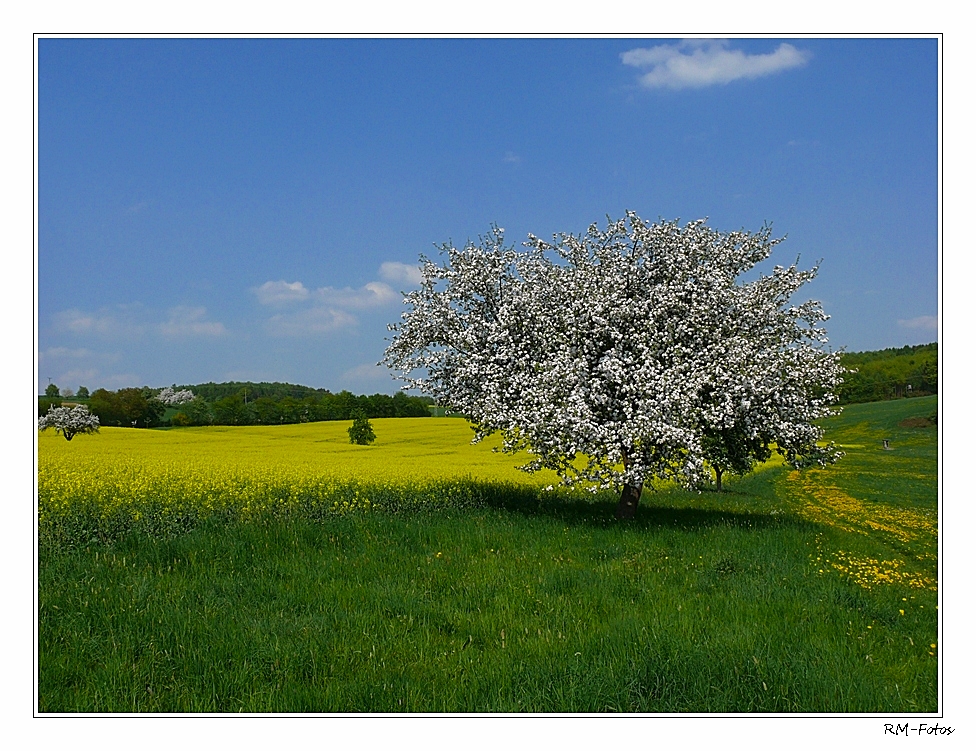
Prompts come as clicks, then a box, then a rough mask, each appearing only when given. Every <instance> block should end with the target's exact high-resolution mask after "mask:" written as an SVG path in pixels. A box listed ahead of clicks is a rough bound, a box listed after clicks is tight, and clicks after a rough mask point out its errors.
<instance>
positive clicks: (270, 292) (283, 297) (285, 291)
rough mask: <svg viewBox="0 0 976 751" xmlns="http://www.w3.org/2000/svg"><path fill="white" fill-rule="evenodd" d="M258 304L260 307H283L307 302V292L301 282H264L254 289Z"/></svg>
mask: <svg viewBox="0 0 976 751" xmlns="http://www.w3.org/2000/svg"><path fill="white" fill-rule="evenodd" d="M254 293H255V294H256V295H257V296H258V302H260V303H261V304H262V305H284V304H287V303H293V302H301V301H302V300H307V299H308V295H309V292H308V290H307V289H305V285H304V284H302V283H301V282H286V281H284V280H282V281H279V282H265V283H264V284H262V285H261V286H260V287H255V288H254Z"/></svg>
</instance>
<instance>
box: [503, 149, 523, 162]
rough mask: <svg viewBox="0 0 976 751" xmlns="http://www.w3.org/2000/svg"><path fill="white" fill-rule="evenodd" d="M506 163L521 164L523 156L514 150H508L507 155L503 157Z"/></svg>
mask: <svg viewBox="0 0 976 751" xmlns="http://www.w3.org/2000/svg"><path fill="white" fill-rule="evenodd" d="M502 161H503V162H505V163H506V164H521V162H522V157H520V156H519V155H518V154H516V153H515V152H514V151H506V152H505V157H504V158H503V159H502Z"/></svg>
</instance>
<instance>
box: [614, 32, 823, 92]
mask: <svg viewBox="0 0 976 751" xmlns="http://www.w3.org/2000/svg"><path fill="white" fill-rule="evenodd" d="M810 57H811V53H810V52H808V51H805V50H798V49H797V48H796V47H794V46H793V45H792V44H786V43H783V44H780V45H779V47H777V48H776V49H775V50H774V51H773V52H770V53H767V54H764V55H750V54H746V53H745V52H743V51H742V50H736V49H731V48H730V47H729V43H728V41H727V40H718V39H703V40H697V39H691V40H687V39H686V40H684V41H682V42H679V43H678V44H661V45H658V46H656V47H639V48H637V49H632V50H628V51H627V52H624V53H622V54H621V55H620V59H621V61H622V62H623V64H624V65H629V66H632V67H634V68H640V69H648V70H647V72H646V73H643V74H642V75H641V76H640V77H639V79H638V80H639V81H640V84H641V86H643V87H645V88H648V89H659V88H667V89H687V88H692V89H700V88H704V87H706V86H714V85H717V84H726V83H730V82H731V81H736V80H738V79H741V78H747V79H751V78H761V77H763V76H769V75H772V74H774V73H779V72H780V71H783V70H789V69H790V68H797V67H800V66H802V65H805V64H806V63H807V61H808V60H809V59H810Z"/></svg>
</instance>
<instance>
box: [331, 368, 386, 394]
mask: <svg viewBox="0 0 976 751" xmlns="http://www.w3.org/2000/svg"><path fill="white" fill-rule="evenodd" d="M393 380H396V379H395V378H394V377H393V374H392V373H390V370H389V368H386V367H384V366H382V365H377V364H376V363H373V362H366V363H363V364H362V365H357V366H356V367H354V368H350V369H349V370H347V371H346V372H345V373H343V374H342V375H341V376H340V377H339V381H340V383H341V385H342V386H344V387H345V388H348V389H349V390H350V391H357V389H358V391H357V393H362V392H363V391H364V390H365V387H366V386H367V385H368V386H369V387H371V388H383V387H388V386H389V385H390V382H391V381H393Z"/></svg>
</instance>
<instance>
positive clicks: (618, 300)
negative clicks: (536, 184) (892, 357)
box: [384, 212, 842, 518]
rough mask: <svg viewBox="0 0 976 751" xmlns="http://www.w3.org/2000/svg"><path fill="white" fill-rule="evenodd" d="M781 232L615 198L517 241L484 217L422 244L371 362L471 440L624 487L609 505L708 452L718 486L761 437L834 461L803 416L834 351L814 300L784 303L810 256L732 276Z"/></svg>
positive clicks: (622, 512)
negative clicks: (454, 234) (564, 227)
mask: <svg viewBox="0 0 976 751" xmlns="http://www.w3.org/2000/svg"><path fill="white" fill-rule="evenodd" d="M778 242H780V241H779V240H775V239H773V238H772V237H771V230H770V228H769V227H764V228H763V229H762V230H760V231H759V232H756V233H750V232H746V231H739V232H729V233H721V232H718V231H716V230H713V229H711V228H709V227H707V226H706V224H705V221H704V220H700V221H696V222H691V223H690V224H688V225H686V226H684V227H682V226H679V225H678V223H677V222H658V223H655V224H648V223H646V222H644V221H643V220H641V219H640V217H638V216H637V215H636V214H634V213H633V212H628V214H627V215H626V217H625V218H624V219H621V220H619V221H613V222H610V224H609V225H608V226H607V228H606V230H600V229H599V228H598V227H597V226H596V225H592V226H591V227H590V228H589V231H588V232H587V233H586V235H584V236H574V235H567V234H562V235H557V236H555V238H554V242H553V243H547V242H544V241H542V240H540V239H539V238H537V237H535V236H533V235H530V236H529V238H528V241H527V242H526V243H524V246H525V248H526V251H516V250H515V249H514V248H513V247H506V246H505V245H504V237H503V231H502V230H501V229H499V228H497V227H494V228H493V229H492V232H491V234H490V235H489V236H488V237H486V238H482V239H481V242H480V243H479V244H477V245H476V244H474V243H468V244H467V245H466V246H465V247H464V248H463V249H460V250H459V249H457V248H455V247H453V246H451V245H449V244H448V245H445V246H443V247H442V254H443V256H445V261H444V262H443V263H442V264H437V263H435V262H433V261H431V260H429V259H426V258H423V259H422V262H423V281H422V284H421V287H420V289H419V290H416V291H414V292H411V293H408V294H407V295H406V299H405V304H406V305H407V310H406V311H405V312H404V313H403V314H402V316H401V319H402V320H401V322H400V323H399V324H395V325H392V326H391V327H390V329H391V330H392V331H393V332H394V335H393V338H392V340H391V342H390V345H389V347H388V348H387V350H386V353H385V356H384V362H385V363H386V364H387V365H389V366H391V367H392V368H394V369H396V370H398V371H400V372H401V374H402V377H403V379H404V380H405V381H406V383H407V387H413V388H417V389H419V390H420V391H422V392H424V393H427V394H429V395H431V396H433V397H434V399H435V400H437V402H438V403H441V404H447V405H450V407H451V408H452V409H453V410H455V411H458V412H461V413H463V414H467V415H469V416H470V417H471V419H472V420H473V421H474V422H475V425H476V435H475V440H480V439H482V438H484V437H486V436H488V435H490V434H492V433H495V432H499V433H500V434H501V435H502V438H503V441H504V444H503V446H504V450H506V451H509V452H515V451H519V450H527V451H528V452H529V453H530V454H531V455H533V459H532V461H530V462H529V463H528V464H527V465H525V466H524V467H523V469H525V470H527V471H535V470H539V469H542V468H548V469H551V470H554V471H555V472H556V473H558V474H559V475H560V477H561V478H562V481H563V483H564V484H567V485H574V484H578V483H582V484H587V485H589V486H590V487H604V488H608V487H615V488H617V489H620V490H621V498H620V504H619V506H618V510H617V514H618V516H619V517H622V518H630V517H632V516H633V515H634V513H635V511H636V508H637V503H638V500H639V499H640V494H641V491H642V489H643V486H644V484H645V482H647V481H648V480H650V479H653V478H661V479H669V480H677V481H679V482H681V483H682V484H684V485H686V486H689V487H694V486H697V485H699V484H700V483H701V482H704V481H706V480H707V479H708V472H709V468H711V469H712V470H714V471H715V472H716V479H717V482H718V483H719V484H720V483H721V476H722V473H723V472H726V471H731V472H742V471H747V470H748V468H750V467H751V466H752V462H753V461H762V460H764V459H765V458H767V457H768V456H769V451H770V450H771V449H773V450H776V451H778V452H780V453H782V454H783V455H784V456H785V458H786V459H787V461H789V462H790V463H791V464H793V465H794V466H797V467H800V466H804V465H806V464H809V463H811V462H817V463H826V462H829V461H833V460H835V459H836V458H837V456H838V454H837V452H835V451H834V450H833V448H832V447H829V446H828V447H821V446H819V445H818V441H819V440H820V438H821V437H822V430H821V429H820V428H819V427H817V426H816V425H815V424H814V422H813V421H814V420H816V419H817V418H819V417H822V416H824V415H826V414H828V413H829V412H830V409H829V405H830V404H832V403H833V401H834V396H833V393H834V390H835V389H836V386H837V385H838V384H839V383H840V376H841V372H842V371H841V368H840V365H839V359H838V357H839V356H838V355H837V354H833V353H830V352H829V351H826V350H825V343H826V335H825V334H824V333H823V331H822V329H820V328H819V326H818V324H819V323H821V322H822V321H824V320H826V318H827V316H826V315H824V313H823V311H822V309H821V307H820V304H819V303H817V302H815V301H811V302H808V303H804V304H802V305H799V306H792V305H790V304H789V299H790V296H791V295H792V294H793V292H795V291H796V289H797V288H799V287H800V286H801V285H802V284H804V283H805V282H806V281H808V280H809V279H811V278H813V276H814V275H815V274H816V269H814V270H812V271H799V270H798V269H797V268H796V267H795V266H791V267H789V268H781V267H776V268H775V269H774V270H773V273H772V274H771V275H766V276H761V277H760V278H759V279H757V280H755V281H753V282H748V283H742V282H740V281H739V277H740V276H741V275H742V274H743V273H745V272H746V271H749V270H750V269H752V268H753V267H754V266H755V265H756V264H757V263H759V262H761V261H763V260H765V259H767V258H768V257H769V255H770V254H771V252H772V249H773V248H774V247H775V245H776V244H777V243H778Z"/></svg>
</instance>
